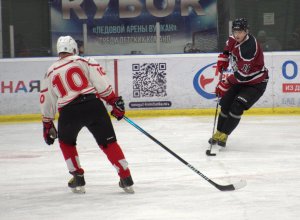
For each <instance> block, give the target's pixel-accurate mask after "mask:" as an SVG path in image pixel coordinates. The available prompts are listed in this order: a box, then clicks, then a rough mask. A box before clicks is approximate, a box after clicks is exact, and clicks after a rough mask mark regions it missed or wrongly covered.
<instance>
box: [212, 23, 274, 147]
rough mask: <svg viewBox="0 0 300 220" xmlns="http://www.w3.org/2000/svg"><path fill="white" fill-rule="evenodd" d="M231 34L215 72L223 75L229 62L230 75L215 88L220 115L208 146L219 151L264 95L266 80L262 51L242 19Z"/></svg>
mask: <svg viewBox="0 0 300 220" xmlns="http://www.w3.org/2000/svg"><path fill="white" fill-rule="evenodd" d="M232 34H233V35H232V36H230V37H229V38H228V40H227V42H226V46H225V48H224V52H223V53H222V54H220V55H219V56H218V62H217V68H218V71H219V73H222V72H223V71H224V70H226V69H227V68H228V66H229V62H230V64H231V67H232V71H233V74H231V75H229V76H228V77H226V76H224V75H223V77H222V79H221V80H220V81H219V83H218V85H217V87H216V95H217V96H218V97H220V98H221V99H220V106H221V111H220V113H219V116H218V123H217V131H216V132H215V133H214V134H213V136H212V138H210V139H209V143H210V144H218V145H219V146H221V147H225V146H226V141H227V138H228V136H229V135H230V134H231V133H232V131H233V130H234V129H235V128H236V127H237V125H238V124H239V122H240V120H241V117H242V115H243V113H244V111H245V110H248V109H249V108H251V107H252V106H253V105H254V104H255V103H256V102H257V101H258V99H259V98H260V97H261V96H262V95H263V94H264V92H265V90H266V87H267V83H268V78H269V77H268V70H267V68H266V67H265V66H264V55H263V51H262V49H261V47H260V45H259V43H258V42H257V40H256V39H255V37H254V36H253V35H251V34H249V28H248V22H247V20H246V19H245V18H238V19H236V20H234V21H233V23H232ZM221 76H222V74H221Z"/></svg>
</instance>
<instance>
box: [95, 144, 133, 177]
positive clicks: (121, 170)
mask: <svg viewBox="0 0 300 220" xmlns="http://www.w3.org/2000/svg"><path fill="white" fill-rule="evenodd" d="M100 148H101V149H102V151H103V152H104V153H105V154H106V156H107V158H108V160H109V161H110V162H111V164H112V165H113V166H114V167H115V168H116V170H117V172H118V175H119V176H120V178H121V179H123V178H126V177H128V176H130V170H129V168H128V163H127V161H126V159H125V156H124V154H123V151H122V150H121V148H120V146H119V144H118V143H117V142H113V143H110V144H107V146H105V147H103V146H100Z"/></svg>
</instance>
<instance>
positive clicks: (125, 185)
mask: <svg viewBox="0 0 300 220" xmlns="http://www.w3.org/2000/svg"><path fill="white" fill-rule="evenodd" d="M132 185H133V180H132V178H131V176H129V177H126V178H124V179H120V182H119V186H120V187H121V188H122V189H123V190H124V191H125V192H126V193H130V194H133V193H134V190H133V187H132Z"/></svg>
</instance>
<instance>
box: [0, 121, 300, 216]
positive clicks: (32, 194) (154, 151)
mask: <svg viewBox="0 0 300 220" xmlns="http://www.w3.org/2000/svg"><path fill="white" fill-rule="evenodd" d="M132 120H133V121H134V122H135V123H137V124H138V125H139V126H140V127H142V128H143V129H144V130H146V131H147V132H148V133H150V134H151V135H152V136H154V137H155V138H156V139H158V140H159V141H160V142H162V143H163V144H164V145H166V146H167V147H168V148H170V149H171V150H172V151H174V152H175V153H176V154H178V155H179V156H180V157H182V158H183V159H184V160H186V161H187V162H189V163H190V164H191V165H193V166H194V167H195V168H196V169H198V170H199V171H200V172H202V173H203V174H205V175H206V176H208V177H209V178H210V179H212V180H213V181H215V182H217V183H218V184H230V183H236V182H238V181H239V180H240V179H245V180H246V181H247V186H246V187H244V188H242V189H239V190H236V191H231V192H221V191H219V190H217V189H216V188H215V187H214V186H212V185H211V184H209V183H208V182H207V181H205V180H204V179H203V178H202V177H200V176H199V175H197V174H196V173H194V172H193V171H192V170H190V169H189V168H188V167H186V166H185V165H184V164H183V163H181V162H180V161H179V160H178V159H176V158H175V157H173V156H172V155H171V154H170V153H168V152H166V151H165V150H164V149H163V148H161V147H160V146H159V145H158V144H156V143H154V142H153V141H152V140H150V139H149V138H148V137H147V136H145V135H144V134H142V133H141V132H140V131H138V130H137V129H136V128H134V127H133V126H131V125H130V124H129V123H127V122H126V121H125V120H122V121H120V122H118V121H115V120H113V123H114V126H115V130H116V133H117V137H118V141H119V143H120V145H121V147H122V148H123V151H124V153H125V155H126V157H127V160H128V162H129V165H130V169H131V172H132V176H133V179H134V181H135V185H134V188H135V194H126V193H124V192H123V191H122V190H121V189H120V188H119V187H118V176H117V174H116V171H115V169H114V168H113V167H112V166H111V165H110V163H109V162H108V160H107V159H106V156H105V155H104V154H103V153H102V152H101V150H99V148H98V146H97V145H96V143H95V141H94V139H93V137H92V135H91V134H89V133H88V131H87V130H86V129H83V130H82V131H81V133H80V135H79V138H78V152H79V155H80V160H81V165H82V166H83V168H84V169H85V179H86V182H87V185H86V194H84V195H78V194H73V193H71V191H70V190H69V189H68V187H67V182H68V180H69V179H70V177H71V176H70V175H69V173H68V171H67V167H66V164H65V162H64V160H63V156H62V154H61V152H60V148H59V146H58V144H57V141H56V143H55V144H54V146H47V145H46V144H45V143H44V141H43V139H42V125H41V124H40V123H23V124H0V168H1V175H0V187H1V192H2V193H1V195H0V219H1V220H34V219H38V220H44V219H51V220H52V219H53V220H56V219H58V220H60V219H62V220H68V219H72V220H73V219H76V220H81V219H82V220H83V219H84V220H93V219H101V220H119V219H120V220H158V219H159V220H165V219H166V220H169V219H170V220H177V219H178V220H186V219H187V220H193V219H197V220H198V219H200V220H202V219H204V220H207V219H208V220H209V219H212V220H215V219H216V220H219V219H222V220H227V219H228V220H266V219H272V220H282V219H289V220H290V219H292V220H294V219H295V220H296V219H299V218H300V217H299V216H300V210H299V207H300V132H299V131H300V116H244V117H243V119H242V121H241V123H240V125H239V127H238V128H237V129H236V130H235V131H234V132H233V133H232V135H231V136H230V137H229V140H228V142H227V147H226V149H225V150H221V151H220V152H219V153H218V155H217V156H216V157H207V156H206V155H205V151H206V149H207V147H208V143H207V140H208V139H209V137H210V136H211V133H212V126H213V116H208V117H165V118H147V119H135V118H133V119H132Z"/></svg>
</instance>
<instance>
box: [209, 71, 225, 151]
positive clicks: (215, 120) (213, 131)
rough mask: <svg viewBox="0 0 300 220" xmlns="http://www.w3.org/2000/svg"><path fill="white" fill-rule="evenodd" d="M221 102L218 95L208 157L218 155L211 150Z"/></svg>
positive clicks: (221, 76)
mask: <svg viewBox="0 0 300 220" xmlns="http://www.w3.org/2000/svg"><path fill="white" fill-rule="evenodd" d="M223 71H224V69H222V71H221V75H220V78H219V81H221V80H222V78H223ZM219 102H220V97H219V96H218V95H217V106H216V112H215V119H214V126H213V130H212V135H211V141H210V147H209V149H208V150H206V152H205V153H206V155H207V156H216V155H217V154H215V153H211V149H212V145H213V136H214V133H215V127H216V122H217V113H218V108H219Z"/></svg>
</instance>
